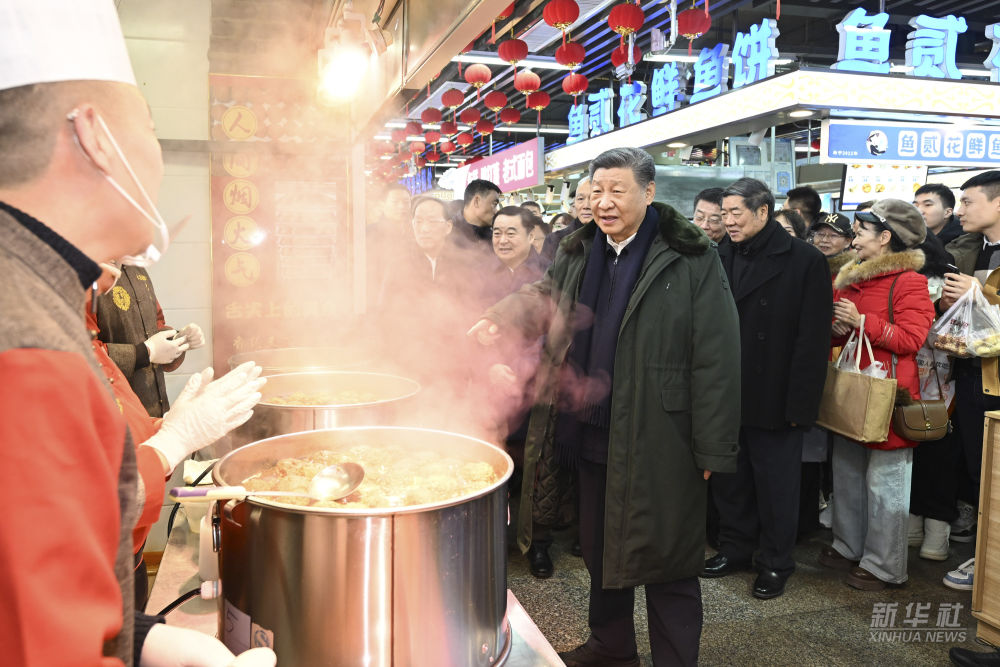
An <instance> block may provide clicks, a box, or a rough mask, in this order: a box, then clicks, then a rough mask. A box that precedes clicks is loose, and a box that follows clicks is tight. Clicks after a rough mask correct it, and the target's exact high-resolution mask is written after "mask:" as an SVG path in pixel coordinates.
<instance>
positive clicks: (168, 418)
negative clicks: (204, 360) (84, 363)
mask: <svg viewBox="0 0 1000 667" xmlns="http://www.w3.org/2000/svg"><path fill="white" fill-rule="evenodd" d="M262 370H263V369H262V368H261V367H260V366H258V365H256V364H255V363H254V362H252V361H248V362H246V363H245V364H243V365H241V366H238V367H237V368H234V369H233V370H231V371H230V372H229V373H227V374H226V375H223V376H222V377H221V378H219V379H218V380H215V381H214V382H213V381H212V375H213V371H212V369H211V368H206V369H205V370H203V371H202V372H201V373H196V374H195V375H193V376H192V377H191V379H190V380H188V383H187V385H185V387H184V389H183V391H181V393H180V396H178V397H177V400H176V401H174V404H173V406H172V407H171V408H170V410H169V411H168V412H167V414H165V415H164V416H163V423H162V424H161V425H160V430H159V431H157V432H156V434H155V435H153V437H151V438H150V439H149V440H147V441H146V442H145V443H143V444H144V445H146V446H147V447H152V448H153V449H156V450H157V451H158V452H160V453H161V454H162V455H163V458H164V459H166V461H167V465H168V466H169V467H170V469H171V470H173V468H175V467H176V466H177V464H178V463H180V462H181V461H183V460H184V459H185V458H187V457H188V455H189V454H191V453H192V452H196V451H198V450H199V449H201V448H202V447H207V446H208V445H210V444H212V443H213V442H215V441H216V440H218V439H219V438H221V437H222V436H224V435H226V434H227V433H229V432H230V431H231V430H233V429H234V428H236V427H237V426H239V425H240V424H243V423H244V422H246V421H247V420H248V419H250V416H251V415H253V410H252V408H253V406H255V405H257V403H258V402H259V401H260V398H261V395H260V392H259V391H258V390H259V389H260V388H261V387H263V386H264V383H265V382H266V381H267V380H266V378H262V377H259V376H260V374H261V372H262Z"/></svg>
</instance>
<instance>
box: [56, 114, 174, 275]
mask: <svg viewBox="0 0 1000 667" xmlns="http://www.w3.org/2000/svg"><path fill="white" fill-rule="evenodd" d="M78 113H79V112H78V111H77V110H76V109H74V110H73V111H71V112H70V113H69V114H68V115H67V116H66V118H67V120H70V121H72V120H73V119H74V118H76V116H77V114H78ZM97 122H98V123H100V125H101V129H102V130H104V133H105V134H106V135H108V139H109V140H110V141H111V145H112V147H114V149H115V153H116V154H117V155H118V159H120V160H121V161H122V164H124V165H125V170H126V171H127V172H128V175H129V178H131V179H132V182H133V183H134V184H135V186H136V187H137V188H138V189H139V194H141V195H142V198H143V199H144V200H145V202H146V205H147V206H148V207H149V211H147V210H146V209H145V208H143V207H142V206H140V205H139V204H138V202H136V201H135V199H134V198H133V197H132V195H130V194H129V193H128V192H126V191H125V189H124V188H123V187H122V186H121V185H119V184H118V182H117V181H115V179H113V178H112V177H111V176H110V175H108V174H104V178H105V179H107V181H108V183H109V184H110V185H111V187H113V188H114V189H115V190H116V191H117V192H118V194H120V195H121V196H122V197H124V198H125V200H126V201H127V202H128V203H129V204H131V205H132V208H134V209H135V210H137V211H138V212H139V213H141V214H142V217H144V218H146V220H148V221H149V223H150V224H151V225H153V228H154V229H155V230H156V231H157V232H159V236H160V242H159V243H157V242H156V240H155V239H154V241H153V244H152V245H150V246H149V247H147V248H146V250H145V251H144V252H143V253H142V254H140V255H125V256H123V257H121V258H120V259H119V262H120V263H122V264H126V265H128V266H142V267H148V266H152V265H153V264H155V263H156V262H157V261H159V259H160V257H162V256H163V253H165V252H166V251H167V248H168V247H169V246H170V231H169V229H167V223H165V222H164V221H163V216H161V215H160V212H159V210H157V208H156V204H155V203H153V200H152V199H151V198H150V196H149V194H148V193H147V192H146V188H145V187H143V185H142V183H141V182H140V181H139V177H138V176H136V175H135V171H134V170H133V169H132V165H131V164H129V161H128V158H126V157H125V154H124V153H123V152H122V149H121V148H120V147H119V146H118V142H117V141H115V137H114V135H113V134H111V129H110V128H108V125H107V123H105V122H104V118H102V117H101V116H98V117H97ZM79 141H80V140H79V137H77V143H79ZM88 157H89V156H88ZM150 211H152V214H150Z"/></svg>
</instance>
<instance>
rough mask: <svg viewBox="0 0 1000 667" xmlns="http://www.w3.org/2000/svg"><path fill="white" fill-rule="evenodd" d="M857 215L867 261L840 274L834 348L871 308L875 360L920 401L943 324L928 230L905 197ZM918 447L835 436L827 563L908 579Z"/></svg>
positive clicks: (905, 396) (861, 578)
mask: <svg viewBox="0 0 1000 667" xmlns="http://www.w3.org/2000/svg"><path fill="white" fill-rule="evenodd" d="M857 219H858V223H859V224H858V226H857V230H856V232H857V233H856V236H855V238H854V241H853V244H852V245H853V247H854V250H855V251H856V252H857V255H858V263H856V264H847V265H846V266H844V267H843V268H842V269H841V270H840V272H839V273H838V274H837V278H836V279H835V280H834V295H833V299H834V305H833V315H834V322H833V333H834V338H833V345H835V346H837V345H843V344H844V342H845V341H846V338H847V335H848V334H849V333H850V332H851V330H852V329H854V328H857V327H858V326H860V325H861V316H862V315H864V316H865V318H864V331H865V333H866V334H867V335H868V338H869V339H870V340H871V344H872V349H873V351H874V356H875V360H876V361H879V362H881V363H882V366H883V368H885V369H886V370H887V371H889V373H890V377H895V378H896V380H897V383H898V390H897V399H896V400H897V402H900V401H906V400H912V398H913V397H917V396H919V393H918V388H919V378H918V375H917V365H916V354H917V350H919V349H920V347H921V346H922V345H923V343H924V340H925V339H926V338H927V332H928V331H929V330H930V327H931V324H932V322H933V321H934V306H933V304H932V303H931V299H930V295H929V293H928V290H927V278H926V277H924V276H923V275H921V274H920V273H918V272H919V271H920V270H921V269H922V268H923V266H924V262H925V258H924V253H923V251H922V250H920V249H919V248H918V246H919V245H920V244H921V243H922V242H923V241H924V239H925V237H926V235H927V228H926V226H925V225H924V222H923V218H922V217H921V215H920V212H919V211H918V210H917V209H916V207H914V206H913V205H912V204H910V203H908V202H904V201H901V200H898V199H884V200H881V201H879V202H876V203H875V205H874V206H872V208H871V210H870V211H868V212H862V213H858V214H857ZM890 292H891V299H892V321H891V322H890V317H889V299H890ZM865 356H866V355H862V362H861V363H862V366H863V367H864V366H867V364H868V361H867V359H866V358H865ZM894 361H895V372H894V373H893V362H894ZM915 445H916V443H915V442H912V441H910V440H905V439H903V438H902V437H900V436H899V435H897V434H896V433H895V432H893V431H892V430H891V429H890V431H889V437H888V439H887V440H886V441H885V442H879V443H865V444H861V443H858V442H855V441H853V440H848V439H847V438H844V437H842V436H839V435H834V437H833V457H832V462H833V493H834V497H835V498H836V499H837V500H836V502H835V503H834V504H833V525H832V528H833V537H834V539H833V546H832V547H824V548H823V549H822V551H821V553H820V563H822V564H823V565H825V566H827V567H832V568H835V569H841V570H845V571H848V574H847V583H848V584H849V585H851V586H853V587H855V588H858V589H861V590H881V589H883V588H885V586H886V585H887V584H902V583H903V582H905V581H906V578H907V574H906V555H907V554H906V549H907V520H908V514H909V502H910V481H911V473H912V461H913V447H914V446H915Z"/></svg>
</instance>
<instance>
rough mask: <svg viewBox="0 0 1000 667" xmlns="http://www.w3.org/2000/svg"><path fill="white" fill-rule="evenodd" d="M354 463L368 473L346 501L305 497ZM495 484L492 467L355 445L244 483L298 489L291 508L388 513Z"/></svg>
mask: <svg viewBox="0 0 1000 667" xmlns="http://www.w3.org/2000/svg"><path fill="white" fill-rule="evenodd" d="M347 461H353V462H354V463H358V464H360V465H361V467H363V468H364V469H365V479H364V481H363V482H362V483H361V486H359V487H358V489H357V490H356V491H355V492H354V493H352V494H351V495H349V496H347V497H346V498H341V499H340V500H330V501H323V502H316V501H313V500H311V499H309V498H308V497H307V495H306V493H307V490H308V488H309V483H310V482H311V481H312V478H313V477H315V476H316V474H317V473H318V472H319V471H320V470H322V469H323V468H325V467H327V466H330V465H333V464H335V463H345V462H347ZM496 481H497V474H496V472H495V471H494V470H493V466H492V465H490V464H489V463H487V462H485V461H466V460H463V459H459V458H455V457H449V456H445V455H442V454H441V453H439V452H434V451H426V450H423V451H421V450H414V449H412V448H409V447H398V446H384V447H379V446H372V445H354V446H351V447H347V448H345V449H340V450H337V451H330V450H321V451H318V452H314V453H312V454H309V455H308V456H303V457H299V458H289V459H281V460H280V461H278V462H277V463H275V464H274V465H272V466H270V467H268V468H266V469H264V470H263V471H261V472H260V473H258V474H256V475H253V476H252V477H249V478H247V479H246V480H244V481H243V482H242V484H243V486H245V487H246V488H247V490H249V491H296V492H301V493H302V498H301V499H299V498H294V497H290V498H282V499H281V501H280V502H282V503H286V504H289V505H305V506H309V507H335V508H340V509H384V508H391V507H405V506H408V505H424V504H428V503H439V502H445V501H448V500H452V499H454V498H459V497H463V496H467V495H470V494H474V493H476V492H477V491H481V490H483V489H486V488H487V487H489V486H491V485H493V484H494V483H495V482H496Z"/></svg>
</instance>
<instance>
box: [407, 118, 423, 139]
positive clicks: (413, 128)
mask: <svg viewBox="0 0 1000 667" xmlns="http://www.w3.org/2000/svg"><path fill="white" fill-rule="evenodd" d="M423 131H424V128H423V127H421V125H420V123H418V122H416V121H410V122H409V123H407V124H406V134H407V136H410V137H415V136H416V135H418V134H421V133H422V132H423Z"/></svg>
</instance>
